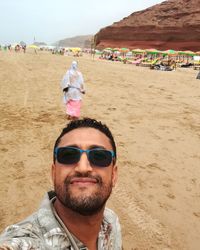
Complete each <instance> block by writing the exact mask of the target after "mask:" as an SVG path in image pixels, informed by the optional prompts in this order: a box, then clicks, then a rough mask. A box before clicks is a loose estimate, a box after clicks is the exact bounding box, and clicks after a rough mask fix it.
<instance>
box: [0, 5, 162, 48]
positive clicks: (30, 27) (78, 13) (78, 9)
mask: <svg viewBox="0 0 200 250" xmlns="http://www.w3.org/2000/svg"><path fill="white" fill-rule="evenodd" d="M161 2H163V0H135V1H134V0H73V1H69V0H0V44H13V43H19V42H20V41H24V42H25V43H27V44H31V43H33V42H34V41H36V42H45V43H47V44H49V45H50V44H52V43H55V42H56V41H59V40H62V39H65V38H71V37H74V36H79V35H93V34H96V33H97V32H98V31H99V30H100V29H101V28H104V27H106V26H109V25H112V24H113V23H114V22H118V21H120V20H122V19H123V18H124V17H127V16H129V15H130V14H132V13H133V12H136V11H139V10H143V9H146V8H148V7H150V6H153V5H155V4H159V3H161Z"/></svg>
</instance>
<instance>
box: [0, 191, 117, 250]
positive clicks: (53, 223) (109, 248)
mask: <svg viewBox="0 0 200 250" xmlns="http://www.w3.org/2000/svg"><path fill="white" fill-rule="evenodd" d="M54 200H55V197H54V198H53V199H51V200H50V199H49V196H48V194H46V196H45V198H44V200H43V202H42V204H41V206H40V208H39V209H38V211H36V212H35V213H34V214H32V215H31V216H29V217H28V218H27V219H25V220H24V221H22V222H20V223H17V224H15V225H11V226H9V227H7V228H6V229H5V231H4V232H3V233H2V234H1V235H0V249H5V250H88V248H87V247H85V246H84V244H83V243H82V242H80V241H79V240H78V239H77V238H76V237H75V236H74V235H72V234H71V233H70V232H69V231H68V229H67V228H66V227H65V226H64V225H63V226H64V227H63V226H61V225H62V224H61V223H59V221H61V220H60V219H59V218H58V215H57V214H56V212H55V209H54V208H53V205H52V204H53V203H52V202H53V201H54ZM56 217H57V218H58V219H56ZM97 244H98V248H97V249H98V250H121V249H122V242H121V228H120V224H119V220H118V217H117V215H116V214H115V213H114V212H113V211H112V210H110V209H108V208H105V211H104V217H103V221H102V224H101V229H100V232H99V235H98V243H97Z"/></svg>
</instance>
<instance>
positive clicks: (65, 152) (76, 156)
mask: <svg viewBox="0 0 200 250" xmlns="http://www.w3.org/2000/svg"><path fill="white" fill-rule="evenodd" d="M82 153H86V154H87V158H88V161H89V162H90V164H91V165H94V166H97V167H108V166H109V165H110V164H111V162H112V160H113V158H114V157H115V153H114V152H113V151H111V150H106V149H102V148H94V149H87V150H83V149H80V148H75V147H60V148H59V147H58V148H55V157H56V159H57V161H58V162H59V163H61V164H65V165H70V164H76V163H78V162H79V161H80V158H81V155H82Z"/></svg>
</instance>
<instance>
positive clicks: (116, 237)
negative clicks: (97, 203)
mask: <svg viewBox="0 0 200 250" xmlns="http://www.w3.org/2000/svg"><path fill="white" fill-rule="evenodd" d="M104 222H106V223H107V224H108V225H110V226H111V235H110V237H111V239H112V241H113V245H114V249H116V250H121V249H122V235H121V226H120V222H119V218H118V216H117V214H116V213H115V212H114V211H113V210H111V209H109V208H105V210H104Z"/></svg>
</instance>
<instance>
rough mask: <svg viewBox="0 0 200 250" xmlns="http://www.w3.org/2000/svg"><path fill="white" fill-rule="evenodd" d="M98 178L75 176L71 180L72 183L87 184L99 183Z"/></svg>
mask: <svg viewBox="0 0 200 250" xmlns="http://www.w3.org/2000/svg"><path fill="white" fill-rule="evenodd" d="M97 183H98V180H97V179H96V178H91V177H81V178H80V177H75V178H73V179H72V180H71V181H70V184H72V185H79V186H87V185H94V184H97Z"/></svg>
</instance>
